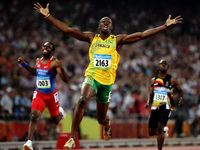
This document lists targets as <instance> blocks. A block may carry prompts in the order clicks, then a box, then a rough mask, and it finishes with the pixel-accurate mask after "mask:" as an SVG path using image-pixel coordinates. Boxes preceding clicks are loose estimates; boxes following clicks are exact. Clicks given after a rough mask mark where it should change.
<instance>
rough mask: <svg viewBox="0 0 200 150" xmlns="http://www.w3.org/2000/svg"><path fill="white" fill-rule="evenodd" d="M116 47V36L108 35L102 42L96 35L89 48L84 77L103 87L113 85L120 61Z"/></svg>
mask: <svg viewBox="0 0 200 150" xmlns="http://www.w3.org/2000/svg"><path fill="white" fill-rule="evenodd" d="M116 46H117V43H116V36H114V35H110V36H109V37H108V38H107V39H105V40H102V39H101V37H100V35H99V34H96V35H95V37H94V39H93V40H92V43H91V45H90V48H89V60H90V63H89V65H88V67H87V69H86V72H85V76H91V77H92V78H94V79H95V80H96V81H98V82H99V83H101V84H103V85H111V84H113V83H114V82H115V78H116V70H117V67H118V63H119V60H120V56H119V54H118V52H117V50H116Z"/></svg>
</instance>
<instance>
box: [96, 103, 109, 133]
mask: <svg viewBox="0 0 200 150" xmlns="http://www.w3.org/2000/svg"><path fill="white" fill-rule="evenodd" d="M108 105H109V103H107V104H105V103H97V120H98V122H99V124H101V125H103V126H104V127H105V129H107V128H109V127H110V126H109V118H108V117H107V111H108Z"/></svg>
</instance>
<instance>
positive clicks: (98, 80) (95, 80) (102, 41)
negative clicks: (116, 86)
mask: <svg viewBox="0 0 200 150" xmlns="http://www.w3.org/2000/svg"><path fill="white" fill-rule="evenodd" d="M34 9H35V10H36V11H37V12H39V13H41V14H42V15H43V16H44V18H45V19H46V20H48V21H49V22H50V23H51V24H53V25H54V26H55V27H57V28H58V29H60V30H61V31H63V32H65V33H67V34H68V35H69V36H72V37H74V38H76V39H78V40H81V41H85V42H88V43H89V44H90V49H89V58H90V63H89V66H88V67H87V69H86V72H85V81H84V83H83V85H82V88H81V96H80V99H79V102H78V104H77V105H76V108H75V112H74V116H73V121H72V128H71V138H70V139H69V140H68V141H67V142H66V144H65V145H64V148H70V149H71V148H73V147H74V146H75V142H74V133H75V131H76V130H77V128H78V127H79V125H80V122H81V120H82V118H83V114H84V109H85V106H86V104H87V102H88V101H89V100H90V99H91V98H92V97H94V96H96V100H97V119H98V122H99V124H101V125H102V126H103V127H104V138H105V140H108V139H110V138H111V128H110V122H109V119H108V118H107V116H106V114H107V110H108V105H109V101H110V99H111V89H112V85H113V83H114V82H115V78H116V70H117V66H118V63H119V59H120V57H119V54H118V52H117V51H118V50H119V49H120V47H121V46H122V45H124V44H130V43H134V42H136V41H139V40H142V39H145V38H147V37H150V36H153V35H155V34H157V33H159V32H161V31H163V30H165V29H167V28H169V27H171V26H173V25H176V24H178V23H181V22H182V18H181V17H180V16H178V17H176V18H174V19H171V16H169V17H168V19H167V20H166V22H165V23H164V24H163V25H161V26H159V27H156V28H152V29H149V30H146V31H144V32H136V33H133V34H119V35H117V36H115V35H111V30H112V20H111V19H110V18H109V17H103V18H102V19H101V20H100V21H99V26H98V32H99V34H95V33H93V32H82V31H80V30H78V29H75V28H72V27H69V26H68V25H67V24H65V23H64V22H62V21H60V20H58V19H56V18H55V17H53V16H52V15H51V14H50V12H49V4H47V6H46V7H45V8H44V7H42V6H41V5H40V4H39V3H36V4H34Z"/></svg>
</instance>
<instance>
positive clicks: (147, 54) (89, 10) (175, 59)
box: [0, 0, 200, 137]
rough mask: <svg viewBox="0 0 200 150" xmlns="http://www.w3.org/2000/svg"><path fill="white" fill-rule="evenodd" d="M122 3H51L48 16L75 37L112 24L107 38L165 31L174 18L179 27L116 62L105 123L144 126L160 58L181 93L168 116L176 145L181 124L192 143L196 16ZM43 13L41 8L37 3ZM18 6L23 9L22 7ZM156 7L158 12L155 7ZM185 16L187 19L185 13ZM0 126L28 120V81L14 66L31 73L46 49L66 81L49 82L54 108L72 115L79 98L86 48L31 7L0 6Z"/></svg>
mask: <svg viewBox="0 0 200 150" xmlns="http://www.w3.org/2000/svg"><path fill="white" fill-rule="evenodd" d="M153 1H154V3H150V2H147V1H145V0H140V1H139V2H135V1H134V3H133V2H132V1H131V0H130V1H129V0H127V1H119V0H115V1H105V0H102V1H92V0H82V1H79V2H77V1H73V0H68V1H53V2H51V3H50V12H51V14H52V15H54V16H56V17H57V18H59V19H61V20H62V21H64V22H65V23H67V24H68V25H70V26H73V27H76V28H79V29H81V30H83V31H88V30H90V31H94V32H96V31H97V26H98V21H99V19H101V18H102V17H103V16H109V17H111V19H112V20H113V27H114V31H113V33H115V34H118V33H128V34H130V33H133V32H137V31H144V30H145V29H148V28H152V27H156V26H159V25H162V24H163V23H165V20H166V19H167V17H168V15H169V14H172V17H175V16H177V15H181V16H182V17H183V18H184V21H183V24H180V25H177V26H176V27H174V28H171V29H168V30H166V31H164V32H162V33H160V34H159V35H157V36H155V37H152V38H149V39H146V40H144V41H141V42H138V43H135V44H132V45H127V46H124V47H122V48H121V49H120V50H119V54H120V55H121V59H120V64H119V68H118V71H117V79H116V83H115V84H114V85H113V92H112V100H111V103H110V110H109V112H108V115H109V116H110V118H112V119H113V120H119V119H120V120H128V119H134V118H137V119H138V118H140V119H141V118H142V119H147V118H148V115H149V112H148V110H146V109H145V108H144V104H145V103H146V101H147V99H148V94H149V91H148V90H149V85H150V80H151V78H152V76H153V75H154V73H155V72H156V65H157V63H158V62H159V60H160V59H161V58H165V59H167V60H168V61H169V63H170V70H169V73H170V74H172V76H173V77H174V78H176V79H177V80H178V82H179V83H180V86H181V88H182V89H183V91H184V100H185V102H184V104H185V105H184V106H183V107H182V108H176V109H175V111H174V113H173V115H172V119H175V120H176V121H177V127H176V128H177V131H176V132H177V137H179V136H181V133H182V131H179V129H180V126H181V124H182V123H183V122H184V121H187V122H188V123H189V124H190V126H191V136H199V135H200V42H199V40H200V35H199V33H200V28H199V25H200V18H199V15H200V11H199V10H198V7H197V6H198V5H195V4H196V3H198V2H197V1H194V2H195V3H187V1H186V0H183V1H181V3H178V2H173V1H172V0H169V2H166V3H165V4H163V3H162V1H156V0H153ZM42 2H43V3H42V4H43V5H44V4H46V2H47V1H42ZM25 6H26V7H25ZM158 6H159V9H157V7H158ZM191 10H192V11H191ZM0 14H1V15H0V20H1V21H0V119H2V120H28V119H29V112H30V106H31V99H32V93H33V90H34V88H35V79H34V77H33V76H31V75H30V74H29V73H28V72H27V71H26V70H25V69H23V68H22V67H20V66H19V65H18V64H17V58H18V57H19V56H23V57H24V58H25V59H26V60H27V61H28V62H30V64H31V65H34V64H35V60H36V58H37V57H40V56H41V50H40V48H41V45H42V44H43V43H44V42H45V41H52V42H53V43H54V44H55V45H56V51H55V56H56V57H58V58H59V59H60V60H61V61H62V63H63V64H64V66H65V69H66V71H67V73H68V75H69V76H70V78H71V80H70V82H69V84H67V85H66V84H64V83H62V82H61V81H60V80H57V88H58V89H59V90H60V97H61V101H60V104H61V106H62V107H63V108H64V109H65V111H66V112H67V111H73V107H74V105H75V103H76V102H77V100H78V99H79V95H80V87H81V83H82V81H83V80H84V71H85V69H86V67H87V65H88V62H89V61H88V46H89V45H88V44H87V43H83V42H80V41H78V40H76V39H73V38H71V37H69V36H68V35H66V34H63V33H62V32H61V31H58V30H57V29H56V28H54V27H53V26H52V25H50V24H49V23H48V22H46V21H45V19H44V18H42V16H40V15H39V14H37V13H36V12H34V11H33V1H26V0H20V1H18V0H13V1H6V0H2V1H1V2H0ZM95 107H96V105H95V101H94V100H93V101H91V102H90V103H89V104H88V108H87V110H86V114H87V115H90V116H92V117H93V116H95Z"/></svg>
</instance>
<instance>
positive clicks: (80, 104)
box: [78, 96, 87, 108]
mask: <svg viewBox="0 0 200 150" xmlns="http://www.w3.org/2000/svg"><path fill="white" fill-rule="evenodd" d="M86 101H87V99H86V97H85V96H81V97H80V99H79V101H78V105H79V107H81V108H84V107H85V106H86V104H87V102H86Z"/></svg>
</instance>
